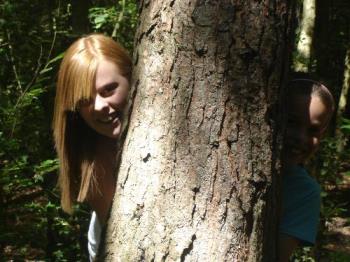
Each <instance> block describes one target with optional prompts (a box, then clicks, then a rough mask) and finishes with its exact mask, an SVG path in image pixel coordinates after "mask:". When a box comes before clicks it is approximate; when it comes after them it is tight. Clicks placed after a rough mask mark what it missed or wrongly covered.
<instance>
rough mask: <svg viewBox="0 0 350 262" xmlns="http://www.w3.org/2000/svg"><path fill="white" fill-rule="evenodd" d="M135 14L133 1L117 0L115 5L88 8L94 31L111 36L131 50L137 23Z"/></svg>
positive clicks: (135, 8)
mask: <svg viewBox="0 0 350 262" xmlns="http://www.w3.org/2000/svg"><path fill="white" fill-rule="evenodd" d="M136 14H137V6H136V2H135V1H132V0H119V1H117V4H116V5H115V6H110V7H106V6H99V7H92V8H90V10H89V20H90V22H91V24H92V27H93V29H94V31H95V32H102V33H105V34H107V35H110V36H112V37H113V38H115V39H116V40H117V41H118V42H120V43H121V44H122V45H123V46H125V47H126V48H127V49H128V50H130V51H131V50H132V47H133V37H134V32H135V29H136V23H137V15H136Z"/></svg>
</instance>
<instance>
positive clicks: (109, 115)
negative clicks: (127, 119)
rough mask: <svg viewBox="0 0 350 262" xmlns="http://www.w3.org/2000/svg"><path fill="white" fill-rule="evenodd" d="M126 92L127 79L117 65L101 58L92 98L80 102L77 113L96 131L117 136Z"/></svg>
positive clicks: (110, 136) (108, 135)
mask: <svg viewBox="0 0 350 262" xmlns="http://www.w3.org/2000/svg"><path fill="white" fill-rule="evenodd" d="M128 92H129V81H128V79H126V78H125V77H124V76H123V75H121V74H120V71H119V68H118V66H117V65H116V64H115V63H113V62H110V61H106V60H102V61H101V62H100V63H99V65H98V68H97V72H96V82H95V92H94V99H92V100H91V101H87V102H86V103H82V104H81V105H80V106H79V113H80V115H81V116H82V118H83V119H84V120H85V122H86V123H87V124H88V125H89V126H90V127H91V128H92V129H94V130H95V131H96V132H97V133H99V134H101V135H104V136H106V137H109V138H118V136H119V135H120V133H121V131H122V117H123V110H124V107H125V105H126V100H127V97H128Z"/></svg>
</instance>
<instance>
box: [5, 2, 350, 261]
mask: <svg viewBox="0 0 350 262" xmlns="http://www.w3.org/2000/svg"><path fill="white" fill-rule="evenodd" d="M297 6H298V7H299V8H297V12H296V14H297V17H298V19H296V22H297V23H296V41H298V21H299V20H300V19H301V18H300V9H301V8H300V7H301V6H302V1H299V2H298V5H297ZM316 7H317V8H316V20H315V28H314V35H313V46H312V53H311V56H310V57H308V58H303V57H300V56H299V55H298V53H297V51H294V53H293V54H294V55H293V57H294V60H297V59H300V60H303V62H304V63H306V64H307V67H308V70H307V71H308V73H310V74H311V75H313V76H314V77H315V78H317V79H321V80H322V81H324V82H325V83H326V84H327V85H328V86H329V87H330V89H331V90H332V92H333V94H334V95H335V97H336V100H337V103H338V100H339V97H340V96H341V94H343V96H344V97H345V101H346V102H347V103H345V106H342V107H341V108H340V109H339V110H338V112H337V114H336V116H335V117H334V120H333V121H332V126H331V128H330V132H329V135H328V136H327V138H326V139H325V140H324V142H323V147H322V150H321V151H320V153H319V154H318V155H317V156H316V157H315V159H313V161H312V162H311V163H310V169H311V170H312V173H313V174H314V175H315V176H316V177H317V178H318V180H319V182H320V183H321V185H322V187H323V192H322V197H323V207H322V221H321V227H320V232H319V241H318V244H317V246H316V247H315V248H314V249H303V250H301V251H300V252H299V254H298V255H297V256H296V257H295V260H296V261H321V260H323V261H350V213H349V200H350V186H349V185H350V154H349V153H350V145H349V143H348V135H349V134H350V120H349V119H350V92H347V86H348V85H349V83H348V85H346V84H345V82H344V79H346V76H348V77H349V74H350V69H349V67H350V62H349V59H350V57H349V54H350V51H349V50H350V45H349V43H350V41H349V38H350V2H349V1H348V0H327V1H323V0H317V1H316ZM136 24H137V5H136V1H133V0H119V1H118V0H115V1H111V0H105V1H93V0H90V1H88V0H75V1H68V0H61V1H60V0H41V1H40V0H32V1H29V0H25V1H15V0H1V1H0V127H1V128H0V168H1V170H0V185H1V187H0V204H1V207H0V257H1V258H2V259H4V260H11V259H14V260H25V259H28V260H31V259H37V260H38V259H40V260H52V261H72V260H74V261H76V260H87V249H86V232H87V227H88V222H89V218H90V213H89V209H88V207H86V206H77V207H76V212H75V213H74V215H73V216H69V215H67V214H65V213H63V211H62V209H61V208H60V206H59V192H58V190H57V188H56V183H57V171H58V162H57V159H56V155H55V151H54V147H53V141H52V135H51V119H52V111H53V103H54V93H55V82H56V75H57V69H58V65H59V63H60V61H61V59H62V56H63V52H64V50H65V49H66V48H67V47H68V46H69V45H70V44H71V43H72V41H74V40H75V39H76V38H78V37H80V36H81V35H82V34H86V33H90V32H103V33H105V34H107V35H110V36H112V37H114V38H115V39H117V40H118V41H119V42H121V43H122V44H123V45H124V46H125V47H127V49H129V51H130V53H131V52H132V46H133V35H134V32H135V28H136ZM292 70H293V69H292ZM348 79H349V78H348ZM347 81H349V80H347Z"/></svg>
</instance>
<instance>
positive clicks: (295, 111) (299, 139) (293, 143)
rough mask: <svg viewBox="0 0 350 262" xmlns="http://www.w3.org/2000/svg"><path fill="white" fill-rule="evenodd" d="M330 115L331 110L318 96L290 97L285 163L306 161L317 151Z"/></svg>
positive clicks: (285, 139)
mask: <svg viewBox="0 0 350 262" xmlns="http://www.w3.org/2000/svg"><path fill="white" fill-rule="evenodd" d="M329 117H330V112H329V110H327V108H326V106H325V105H324V103H323V102H322V101H321V99H320V98H319V97H318V96H311V97H309V96H306V95H294V96H292V97H291V98H290V101H289V102H288V106H287V127H286V134H285V137H284V148H283V158H284V159H283V160H284V163H286V164H287V165H288V164H301V163H304V162H305V161H306V160H307V159H308V158H309V157H310V156H311V155H312V154H313V153H314V152H315V151H316V149H317V148H318V146H319V144H320V140H321V137H322V135H323V134H324V132H325V130H326V128H327V124H328V120H329Z"/></svg>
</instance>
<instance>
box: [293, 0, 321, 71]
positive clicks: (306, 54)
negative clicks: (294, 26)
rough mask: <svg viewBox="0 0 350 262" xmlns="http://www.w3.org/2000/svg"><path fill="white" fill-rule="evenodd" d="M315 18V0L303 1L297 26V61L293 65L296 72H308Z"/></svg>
mask: <svg viewBox="0 0 350 262" xmlns="http://www.w3.org/2000/svg"><path fill="white" fill-rule="evenodd" d="M315 17H316V0H303V14H302V17H301V23H300V25H299V28H300V34H299V39H298V43H297V48H296V49H297V50H296V51H297V52H298V53H297V59H296V61H295V63H294V70H295V71H296V72H308V71H309V68H310V65H311V63H312V61H311V52H312V39H313V35H314V26H315Z"/></svg>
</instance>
